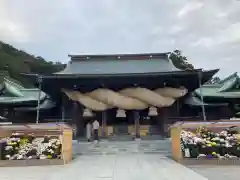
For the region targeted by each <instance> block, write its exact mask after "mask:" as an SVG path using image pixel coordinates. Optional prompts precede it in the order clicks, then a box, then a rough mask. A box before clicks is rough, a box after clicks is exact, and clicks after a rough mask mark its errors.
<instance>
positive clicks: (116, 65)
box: [56, 53, 180, 75]
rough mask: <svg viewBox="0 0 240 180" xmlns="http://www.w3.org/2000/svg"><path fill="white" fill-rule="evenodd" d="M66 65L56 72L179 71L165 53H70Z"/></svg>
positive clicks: (85, 73) (119, 72) (133, 72)
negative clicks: (80, 54)
mask: <svg viewBox="0 0 240 180" xmlns="http://www.w3.org/2000/svg"><path fill="white" fill-rule="evenodd" d="M70 57H71V61H70V62H69V63H68V65H67V67H66V68H65V69H64V70H63V71H61V72H58V73H56V74H82V75H98V74H99V75H103V74H142V73H159V72H171V71H180V70H179V69H177V68H176V67H175V66H174V65H173V64H172V62H171V61H170V60H169V59H168V54H167V53H158V54H128V55H85V56H78V55H71V56H70Z"/></svg>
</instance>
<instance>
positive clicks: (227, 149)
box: [181, 127, 240, 159]
mask: <svg viewBox="0 0 240 180" xmlns="http://www.w3.org/2000/svg"><path fill="white" fill-rule="evenodd" d="M181 150H182V153H183V156H184V157H186V158H219V159H226V158H227V159H229V158H230V159H232V158H240V138H239V134H237V133H236V132H234V131H231V130H230V129H226V130H223V131H220V132H219V133H215V132H210V131H208V129H207V128H206V127H199V128H198V129H197V130H196V132H191V131H184V130H183V131H182V132H181Z"/></svg>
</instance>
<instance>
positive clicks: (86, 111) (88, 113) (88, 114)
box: [83, 108, 93, 117]
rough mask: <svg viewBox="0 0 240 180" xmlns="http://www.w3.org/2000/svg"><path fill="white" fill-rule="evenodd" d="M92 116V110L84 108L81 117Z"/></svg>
mask: <svg viewBox="0 0 240 180" xmlns="http://www.w3.org/2000/svg"><path fill="white" fill-rule="evenodd" d="M92 116H93V113H92V111H91V110H90V109H88V108H85V109H84V111H83V117H92Z"/></svg>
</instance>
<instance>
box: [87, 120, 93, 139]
mask: <svg viewBox="0 0 240 180" xmlns="http://www.w3.org/2000/svg"><path fill="white" fill-rule="evenodd" d="M86 137H87V140H88V142H90V141H91V138H92V125H91V123H90V122H88V123H87V125H86Z"/></svg>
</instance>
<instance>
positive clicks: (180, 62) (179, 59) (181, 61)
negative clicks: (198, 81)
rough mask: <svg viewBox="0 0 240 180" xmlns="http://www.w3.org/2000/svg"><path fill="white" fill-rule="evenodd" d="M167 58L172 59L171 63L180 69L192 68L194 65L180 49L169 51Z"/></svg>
mask: <svg viewBox="0 0 240 180" xmlns="http://www.w3.org/2000/svg"><path fill="white" fill-rule="evenodd" d="M169 58H170V59H171V60H172V62H173V64H174V65H175V66H176V67H177V68H178V69H181V70H193V69H194V66H193V65H192V64H190V63H189V62H188V59H187V57H186V56H183V55H182V51H180V50H178V49H176V50H175V51H173V52H172V53H170V56H169Z"/></svg>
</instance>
